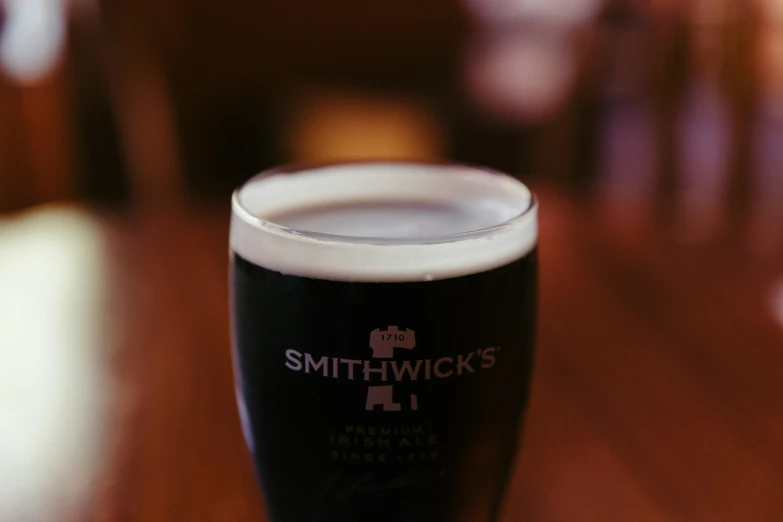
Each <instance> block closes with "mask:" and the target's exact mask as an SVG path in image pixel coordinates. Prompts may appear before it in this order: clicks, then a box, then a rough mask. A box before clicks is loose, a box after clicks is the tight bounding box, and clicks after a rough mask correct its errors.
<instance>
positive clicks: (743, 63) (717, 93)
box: [0, 0, 783, 522]
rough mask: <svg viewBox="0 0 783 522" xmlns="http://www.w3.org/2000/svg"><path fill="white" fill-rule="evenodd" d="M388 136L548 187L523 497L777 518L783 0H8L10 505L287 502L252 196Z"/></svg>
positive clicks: (0, 49)
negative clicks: (268, 178) (267, 450)
mask: <svg viewBox="0 0 783 522" xmlns="http://www.w3.org/2000/svg"><path fill="white" fill-rule="evenodd" d="M370 158H379V159H390V158H393V159H418V160H434V161H437V160H453V161H459V162H468V163H478V164H484V165H488V166H490V167H494V168H496V169H500V170H503V171H507V172H510V173H512V174H514V175H516V176H519V177H520V178H521V179H523V180H524V181H525V182H527V183H529V184H530V185H531V186H532V187H533V188H534V190H536V192H537V193H538V194H539V196H540V199H541V202H542V206H541V208H542V233H541V238H542V240H541V243H542V247H541V249H542V267H543V273H542V302H541V306H542V312H541V316H542V319H541V341H540V343H539V344H540V353H539V362H538V367H537V376H536V383H535V385H534V394H533V402H532V405H531V410H530V415H529V429H528V433H527V436H526V439H525V440H526V443H525V446H524V449H523V451H522V453H521V455H520V458H519V462H518V465H517V468H518V470H517V473H516V475H515V477H516V478H515V482H514V485H513V486H512V489H511V493H510V500H509V507H508V510H507V511H508V513H507V514H506V518H505V520H508V521H513V522H517V521H519V522H522V521H579V522H584V521H593V520H595V521H602V522H606V521H628V520H633V521H647V520H650V521H657V520H666V521H668V520H672V521H685V520H688V521H701V520H704V521H742V522H747V521H754V522H761V521H771V522H773V521H780V520H783V499H781V498H780V491H781V490H783V471H782V470H783V449H781V448H783V384H781V383H783V330H781V328H783V264H782V263H781V262H782V261H783V251H781V247H782V246H783V245H782V243H783V0H416V1H414V0H397V1H393V2H391V1H383V0H376V1H373V2H367V1H360V0H332V1H330V2H316V1H314V0H289V1H286V2H283V1H268V0H267V1H245V0H225V1H223V2H214V1H207V0H189V1H185V0H156V1H154V2H153V1H152V0H134V1H130V0H0V521H3V522H5V521H9V522H18V521H19V522H26V521H72V520H76V521H82V520H85V521H86V520H89V521H115V520H116V521H147V520H149V521H169V520H171V521H179V520H204V521H212V520H214V521H224V520H225V521H232V520H264V519H263V515H262V512H263V507H262V506H263V504H262V501H261V500H260V499H259V496H258V494H257V492H256V489H255V485H254V482H253V477H252V472H251V468H250V462H249V458H248V456H247V454H246V452H245V450H244V447H243V443H242V440H241V435H240V431H239V427H238V426H239V422H238V420H237V417H236V412H235V406H234V404H233V388H232V384H231V382H232V377H231V363H230V357H229V341H228V339H229V337H228V326H227V325H228V316H227V310H226V281H225V278H226V274H225V267H226V248H227V227H228V217H229V216H228V213H229V205H228V201H229V197H230V193H231V191H232V189H233V188H234V187H236V186H237V185H238V184H240V183H241V182H242V181H244V180H245V179H247V178H248V177H249V176H250V175H252V174H253V173H255V172H258V171H260V170H263V169H265V168H268V167H271V166H274V165H277V164H281V163H287V162H293V161H324V160H327V161H334V160H345V159H352V160H353V159H370Z"/></svg>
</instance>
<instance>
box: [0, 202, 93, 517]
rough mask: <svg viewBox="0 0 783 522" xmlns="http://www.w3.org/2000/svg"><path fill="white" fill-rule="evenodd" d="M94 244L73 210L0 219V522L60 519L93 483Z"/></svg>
mask: <svg viewBox="0 0 783 522" xmlns="http://www.w3.org/2000/svg"><path fill="white" fill-rule="evenodd" d="M101 243H102V241H101V236H100V231H99V229H98V228H97V225H96V224H95V223H94V222H93V221H91V219H90V218H89V217H88V216H86V215H84V214H81V213H79V212H76V211H70V210H64V209H49V210H39V211H36V212H33V213H29V214H26V215H24V216H22V217H17V218H9V219H5V220H0V289H2V291H0V520H9V521H11V520H13V521H16V522H27V521H43V520H46V521H55V520H60V517H61V515H62V513H63V512H67V511H69V510H74V509H78V507H79V503H80V502H81V501H83V496H84V495H85V494H86V492H87V488H88V487H89V485H90V482H91V481H92V480H93V478H94V473H95V471H96V465H97V460H98V458H99V456H98V450H99V448H101V447H102V445H103V440H102V439H103V431H102V427H103V426H102V420H103V415H102V410H103V408H104V402H105V400H106V384H107V383H106V382H104V380H103V378H102V373H101V369H100V367H99V359H100V357H101V354H100V353H99V349H100V335H101V332H100V328H101V325H102V324H103V319H102V317H101V310H102V306H103V303H102V300H103V291H104V288H103V286H104V275H103V273H102V269H103V266H102V262H101V260H102V244H101Z"/></svg>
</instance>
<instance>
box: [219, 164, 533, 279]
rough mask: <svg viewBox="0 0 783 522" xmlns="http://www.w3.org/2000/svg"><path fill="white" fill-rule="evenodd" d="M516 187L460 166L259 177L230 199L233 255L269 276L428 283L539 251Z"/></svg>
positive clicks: (521, 190) (357, 167)
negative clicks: (270, 273)
mask: <svg viewBox="0 0 783 522" xmlns="http://www.w3.org/2000/svg"><path fill="white" fill-rule="evenodd" d="M537 235H538V222H537V212H536V203H535V200H534V198H533V196H532V194H531V193H530V191H529V190H528V189H527V187H525V186H524V185H523V184H522V183H520V182H519V181H517V180H515V179H513V178H511V177H510V176H506V175H504V174H499V173H496V172H491V171H488V170H484V169H480V168H476V167H468V166H462V165H437V164H418V163H354V164H344V165H334V166H325V167H313V168H307V169H303V170H290V169H289V170H285V169H280V170H273V171H270V172H266V173H262V174H259V175H258V176H256V177H254V178H252V179H251V180H250V181H248V182H247V183H246V184H245V185H244V186H243V187H241V188H240V189H239V190H237V191H236V192H235V193H234V198H233V216H232V220H231V248H232V249H233V250H234V252H236V253H237V254H239V255H240V256H242V257H243V258H245V259H247V260H248V261H250V262H252V263H255V264H257V265H260V266H263V267H265V268H268V269H271V270H275V271H277V272H282V273H284V274H292V275H298V276H304V277H311V278H316V279H330V280H338V281H372V282H393V281H431V280H435V279H446V278H450V277H459V276H463V275H468V274H474V273H478V272H484V271H487V270H491V269H493V268H498V267H500V266H503V265H506V264H508V263H510V262H512V261H515V260H517V259H519V258H521V257H523V256H524V255H526V254H527V253H529V252H530V251H531V250H532V249H533V248H535V245H536V241H537Z"/></svg>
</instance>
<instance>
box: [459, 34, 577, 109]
mask: <svg viewBox="0 0 783 522" xmlns="http://www.w3.org/2000/svg"><path fill="white" fill-rule="evenodd" d="M465 58H466V59H465V62H464V64H465V65H464V76H465V86H466V89H467V94H468V97H469V98H470V101H471V102H472V103H473V104H474V105H476V106H477V107H478V108H479V109H480V110H481V111H482V112H484V113H486V114H488V115H490V116H492V117H494V118H497V119H499V120H510V121H511V122H525V123H527V122H538V121H542V120H546V119H547V118H549V117H551V116H552V115H554V114H555V113H556V112H557V111H558V110H559V109H560V108H562V106H563V104H564V103H565V101H566V99H567V97H568V95H569V93H570V92H571V91H572V89H573V87H574V83H575V81H576V72H577V71H576V59H575V56H574V50H573V49H572V46H571V42H570V39H569V35H568V33H567V32H564V31H545V32H544V31H528V30H517V31H505V32H490V31H487V32H486V33H483V34H478V35H476V36H475V37H474V38H473V39H472V40H471V44H470V46H469V48H468V51H467V53H466V57H465Z"/></svg>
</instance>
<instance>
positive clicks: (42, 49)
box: [0, 0, 66, 83]
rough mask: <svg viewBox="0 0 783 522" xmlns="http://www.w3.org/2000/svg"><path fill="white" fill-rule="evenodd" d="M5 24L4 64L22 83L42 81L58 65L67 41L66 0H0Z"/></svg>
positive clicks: (0, 46)
mask: <svg viewBox="0 0 783 522" xmlns="http://www.w3.org/2000/svg"><path fill="white" fill-rule="evenodd" d="M0 3H2V4H3V7H4V8H5V18H6V19H5V24H4V26H3V27H2V31H0V66H2V69H3V71H4V72H5V74H7V75H9V76H10V77H11V78H13V79H14V80H16V81H18V82H20V83H32V82H36V81H39V80H41V79H42V78H43V77H45V76H46V75H47V74H49V73H50V72H51V71H52V70H53V69H54V68H55V67H56V66H57V64H58V62H59V59H60V56H61V55H62V52H63V46H64V44H65V36H66V35H65V28H66V9H65V5H64V3H63V1H62V0H0Z"/></svg>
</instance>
